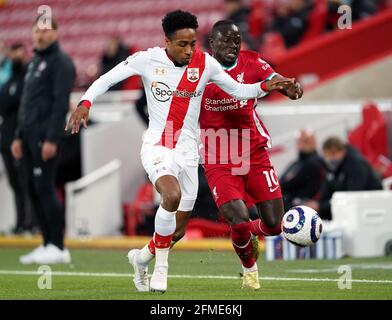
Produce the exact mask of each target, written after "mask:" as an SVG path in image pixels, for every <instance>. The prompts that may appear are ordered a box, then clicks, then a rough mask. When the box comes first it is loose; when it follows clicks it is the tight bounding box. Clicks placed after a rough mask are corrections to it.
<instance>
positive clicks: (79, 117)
mask: <svg viewBox="0 0 392 320" xmlns="http://www.w3.org/2000/svg"><path fill="white" fill-rule="evenodd" d="M85 102H87V101H86V100H82V101H80V102H79V104H78V107H77V108H76V110H75V111H74V112H72V114H71V116H70V118H69V120H68V123H67V125H66V127H65V130H66V131H68V130H69V129H72V132H71V133H72V134H74V133H78V132H79V128H80V123H81V122H82V123H83V127H84V128H87V122H88V116H89V108H88V107H87V106H86V105H84V103H85Z"/></svg>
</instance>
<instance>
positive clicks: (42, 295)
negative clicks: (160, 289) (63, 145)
mask: <svg viewBox="0 0 392 320" xmlns="http://www.w3.org/2000/svg"><path fill="white" fill-rule="evenodd" d="M26 252H28V250H26V249H15V248H13V249H7V248H1V249H0V299H2V300H4V299H12V300H15V299H45V300H47V299H73V300H75V299H76V300H79V299H83V300H88V299H108V300H113V299H114V300H117V299H118V300H120V299H121V300H122V299H129V300H144V299H146V300H155V299H157V300H162V299H167V300H174V299H175V300H182V299H184V300H206V299H207V300H209V299H214V300H226V299H230V300H233V299H239V300H257V299H295V300H300V299H304V300H307V299H336V300H341V299H386V300H392V257H385V258H371V259H370V258H369V259H351V258H345V259H341V260H322V261H320V260H301V261H273V262H266V261H264V260H263V258H264V257H263V256H260V258H259V261H258V266H259V273H260V278H261V279H260V284H261V289H260V290H258V291H247V290H242V289H241V281H242V280H241V278H240V272H241V268H240V263H239V260H238V258H237V256H236V255H235V254H234V252H219V251H213V250H211V251H200V252H195V251H192V252H190V251H176V250H174V251H173V252H172V253H171V255H170V258H169V263H170V264H169V280H168V291H167V292H166V293H164V294H158V293H138V292H136V291H135V289H134V287H133V283H132V277H131V274H132V270H131V267H130V266H129V264H128V262H127V259H126V254H127V252H126V251H125V250H86V249H84V250H71V254H72V258H73V261H72V264H71V265H57V266H53V267H52V268H51V270H52V280H51V281H52V283H51V289H39V288H38V283H39V277H40V276H41V275H40V274H38V273H36V272H37V270H38V266H36V265H31V266H22V265H20V264H19V263H18V257H19V255H21V254H24V253H26ZM341 265H349V266H350V267H351V271H352V280H353V281H352V282H351V289H339V286H338V284H339V278H340V277H341V276H342V275H344V274H342V273H339V272H338V270H339V266H341ZM152 268H153V264H150V270H149V273H151V271H152ZM345 274H347V273H345ZM343 284H348V283H347V282H343Z"/></svg>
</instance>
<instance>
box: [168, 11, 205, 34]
mask: <svg viewBox="0 0 392 320" xmlns="http://www.w3.org/2000/svg"><path fill="white" fill-rule="evenodd" d="M198 27H199V24H198V23H197V18H196V16H195V15H193V14H192V13H190V12H188V11H182V10H176V11H172V12H169V13H167V14H166V15H165V17H164V18H163V19H162V28H163V31H164V32H165V35H166V36H167V37H168V38H170V37H171V36H172V35H173V34H174V33H175V32H176V31H177V30H180V29H187V28H190V29H195V30H196V29H197V28H198Z"/></svg>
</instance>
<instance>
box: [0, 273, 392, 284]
mask: <svg viewBox="0 0 392 320" xmlns="http://www.w3.org/2000/svg"><path fill="white" fill-rule="evenodd" d="M42 274H43V273H42V272H41V273H40V272H37V271H16V270H0V275H19V276H40V275H42ZM52 275H53V276H74V277H109V278H130V277H132V276H133V274H131V273H97V272H95V273H94V272H67V271H53V272H52ZM169 278H180V279H223V280H237V279H239V277H235V276H208V275H206V276H201V275H200V276H196V275H186V274H182V275H169ZM260 280H268V281H309V282H337V281H339V279H331V278H280V277H260ZM351 282H362V283H385V284H392V280H369V279H353V280H351Z"/></svg>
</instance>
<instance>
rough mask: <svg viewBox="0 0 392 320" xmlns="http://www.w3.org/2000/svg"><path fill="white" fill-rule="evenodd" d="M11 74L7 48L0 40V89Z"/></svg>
mask: <svg viewBox="0 0 392 320" xmlns="http://www.w3.org/2000/svg"><path fill="white" fill-rule="evenodd" d="M11 74H12V63H11V61H10V59H8V48H7V46H6V45H5V43H4V42H2V41H0V89H1V87H2V86H3V85H4V84H5V83H6V82H7V81H8V80H9V78H10V77H11Z"/></svg>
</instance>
